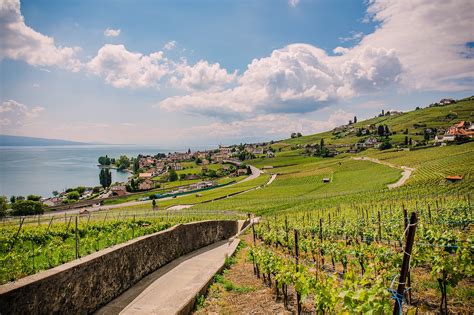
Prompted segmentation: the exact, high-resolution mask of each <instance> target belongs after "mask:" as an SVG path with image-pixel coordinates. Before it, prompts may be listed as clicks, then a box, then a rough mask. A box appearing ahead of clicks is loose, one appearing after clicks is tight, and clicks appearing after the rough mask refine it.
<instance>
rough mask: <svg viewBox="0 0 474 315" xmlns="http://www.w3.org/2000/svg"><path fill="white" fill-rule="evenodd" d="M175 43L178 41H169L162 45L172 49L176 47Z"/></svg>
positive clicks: (164, 47) (166, 48)
mask: <svg viewBox="0 0 474 315" xmlns="http://www.w3.org/2000/svg"><path fill="white" fill-rule="evenodd" d="M177 44H178V42H177V41H175V40H172V41H169V42H167V43H166V44H165V45H164V46H163V49H165V50H172V49H174V48H175V47H176V45H177Z"/></svg>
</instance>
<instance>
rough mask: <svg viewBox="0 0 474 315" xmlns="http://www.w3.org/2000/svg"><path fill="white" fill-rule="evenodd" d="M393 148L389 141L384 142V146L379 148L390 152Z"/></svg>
mask: <svg viewBox="0 0 474 315" xmlns="http://www.w3.org/2000/svg"><path fill="white" fill-rule="evenodd" d="M391 148H392V144H391V143H390V141H389V140H385V141H384V142H382V144H381V145H380V147H379V149H380V150H388V149H391Z"/></svg>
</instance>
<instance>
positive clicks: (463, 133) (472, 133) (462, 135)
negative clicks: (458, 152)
mask: <svg viewBox="0 0 474 315" xmlns="http://www.w3.org/2000/svg"><path fill="white" fill-rule="evenodd" d="M472 138H474V125H473V124H472V123H471V122H470V121H461V122H459V123H457V124H455V125H453V126H451V127H449V128H448V130H446V132H445V133H444V135H442V136H439V135H436V136H435V142H434V145H442V144H443V143H449V142H455V141H462V140H466V139H472Z"/></svg>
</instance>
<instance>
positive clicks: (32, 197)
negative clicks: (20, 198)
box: [26, 195, 41, 201]
mask: <svg viewBox="0 0 474 315" xmlns="http://www.w3.org/2000/svg"><path fill="white" fill-rule="evenodd" d="M26 200H32V201H40V200H41V196H37V195H28V197H26Z"/></svg>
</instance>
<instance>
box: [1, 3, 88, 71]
mask: <svg viewBox="0 0 474 315" xmlns="http://www.w3.org/2000/svg"><path fill="white" fill-rule="evenodd" d="M0 42H1V45H0V61H1V60H2V59H4V58H9V59H14V60H22V61H25V62H27V63H28V64H30V65H33V66H58V67H60V68H65V69H68V70H71V71H74V72H76V71H79V70H80V68H81V62H80V61H79V60H78V59H77V58H76V53H77V52H78V51H79V50H80V48H79V47H61V46H57V45H56V44H55V42H54V39H53V38H51V37H48V36H46V35H43V34H41V33H39V32H37V31H35V30H33V29H32V28H30V27H29V26H27V25H26V24H25V20H24V18H23V16H22V15H21V13H20V2H19V1H18V0H2V1H1V2H0Z"/></svg>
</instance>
